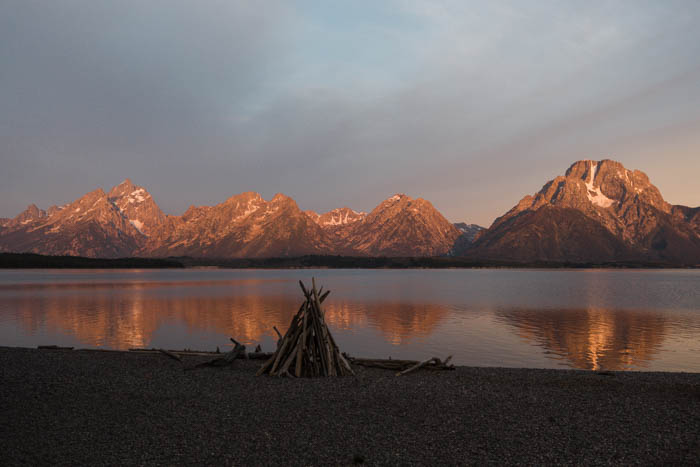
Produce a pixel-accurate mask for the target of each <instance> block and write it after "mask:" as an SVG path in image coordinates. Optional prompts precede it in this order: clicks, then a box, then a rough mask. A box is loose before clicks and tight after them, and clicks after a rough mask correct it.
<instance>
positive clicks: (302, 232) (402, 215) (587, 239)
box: [0, 160, 700, 265]
mask: <svg viewBox="0 0 700 467" xmlns="http://www.w3.org/2000/svg"><path fill="white" fill-rule="evenodd" d="M465 207H466V206H465ZM0 251H5V252H32V253H40V254H50V255H73V256H87V257H104V258H114V257H125V256H142V257H169V256H190V257H201V258H265V257H292V256H301V255H344V256H365V257H366V256H397V257H398V256H443V255H452V256H464V257H467V258H473V259H477V260H486V261H489V260H493V261H510V262H538V261H546V262H570V263H601V262H628V261H632V262H660V263H665V264H683V265H696V264H700V208H690V207H686V206H679V205H671V204H669V203H667V202H666V201H665V200H664V199H663V197H662V196H661V193H660V192H659V190H658V189H657V188H656V187H655V186H654V185H652V184H651V182H650V181H649V178H648V177H647V176H646V175H645V174H644V173H643V172H640V171H637V170H634V171H630V170H628V169H626V168H625V167H623V166H622V164H620V163H618V162H615V161H612V160H602V161H590V160H585V161H578V162H575V163H574V164H573V165H571V167H569V169H568V170H567V171H566V173H565V174H564V175H563V176H559V177H556V178H555V179H554V180H551V181H549V182H547V183H546V184H545V185H544V186H543V187H542V189H541V190H540V191H539V192H537V193H535V194H534V195H532V196H525V197H524V198H523V199H522V200H520V202H519V203H518V204H517V205H515V206H514V207H513V208H512V209H511V210H509V211H508V212H507V213H505V214H504V215H503V216H501V217H499V218H497V219H496V220H495V221H494V223H493V224H492V225H491V227H489V228H488V229H484V228H483V227H480V226H478V225H474V224H466V223H457V224H452V223H450V222H449V221H448V220H447V219H445V217H444V216H443V215H442V214H441V213H440V212H439V211H438V210H437V209H436V208H435V207H434V206H433V205H432V204H431V203H430V202H429V201H426V200H424V199H421V198H416V199H413V198H411V197H409V196H406V195H404V194H396V195H394V196H391V197H389V198H388V199H386V200H384V201H382V202H381V203H380V204H379V205H378V206H377V207H375V208H374V209H373V210H372V211H371V212H369V213H365V212H358V211H354V210H352V209H350V208H348V207H342V208H338V209H334V210H331V211H329V212H326V213H316V212H313V211H302V210H301V209H300V208H299V206H298V205H297V203H296V202H295V201H294V200H293V199H292V198H290V197H288V196H285V195H283V194H277V195H275V196H274V197H273V198H272V199H271V200H269V201H267V200H265V199H263V198H262V196H261V195H259V194H258V193H254V192H246V193H241V194H238V195H235V196H232V197H231V198H229V199H227V200H226V201H224V202H222V203H220V204H217V205H215V206H197V207H195V206H191V207H190V208H189V209H187V211H186V212H185V213H184V214H182V215H181V216H172V215H166V214H164V213H163V211H162V210H161V209H160V208H159V207H158V205H157V204H156V202H155V200H154V199H153V197H152V196H151V194H150V193H149V192H148V191H147V190H146V189H145V188H144V187H140V186H137V185H134V184H133V183H132V182H131V181H130V180H128V179H127V180H125V181H123V182H122V183H120V184H119V185H117V186H115V187H114V188H112V189H111V190H110V191H109V192H105V191H104V190H102V189H97V190H94V191H91V192H89V193H87V194H86V195H84V196H82V197H81V198H79V199H77V200H75V201H73V202H72V203H69V204H66V205H63V206H52V207H50V208H49V209H47V210H42V209H39V208H38V207H37V206H35V205H33V204H32V205H30V206H29V207H28V208H27V209H26V210H25V211H23V212H22V213H20V214H19V215H18V216H16V217H15V218H12V219H0Z"/></svg>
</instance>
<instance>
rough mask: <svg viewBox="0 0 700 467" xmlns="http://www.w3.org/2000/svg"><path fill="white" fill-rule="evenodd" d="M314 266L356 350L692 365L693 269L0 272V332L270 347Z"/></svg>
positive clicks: (18, 338)
mask: <svg viewBox="0 0 700 467" xmlns="http://www.w3.org/2000/svg"><path fill="white" fill-rule="evenodd" d="M312 275H313V276H316V278H317V282H318V283H319V284H323V285H324V286H325V288H326V289H329V290H331V291H332V293H331V295H330V296H329V298H328V300H327V301H326V302H325V303H324V307H325V310H326V320H327V322H328V324H329V326H330V327H331V330H332V331H333V334H334V336H335V338H336V342H338V345H339V346H340V347H341V349H342V350H343V351H345V352H348V353H350V354H351V355H355V356H367V357H384V358H386V357H389V356H391V357H394V358H410V359H424V358H429V357H433V356H437V357H441V358H444V357H447V356H448V355H453V356H454V361H455V363H457V364H461V365H474V366H505V367H549V368H562V367H568V368H572V367H573V368H580V369H593V370H597V369H607V370H619V369H635V370H642V369H649V370H668V371H700V286H699V284H700V272H699V271H602V270H586V271H568V270H562V271H560V270H556V271H549V270H536V271H517V270H444V271H435V270H428V271H425V270H407V271H381V270H380V271H369V270H315V271H295V270H246V271H239V270H183V271H170V270H167V271H166V270H163V271H139V270H131V271H114V270H102V271H48V270H45V271H0V345H9V346H29V347H33V346H36V345H40V344H58V345H72V346H75V347H106V348H113V349H127V348H132V347H163V348H173V349H178V348H179V349H182V348H192V349H202V350H213V349H215V348H217V347H220V348H221V350H225V347H226V346H227V345H230V343H229V339H228V338H229V337H234V338H236V339H238V340H240V341H242V342H244V343H245V344H246V345H250V346H255V345H257V344H261V345H262V347H263V349H265V350H268V351H269V350H272V349H273V348H274V346H275V342H276V340H277V335H276V333H275V331H274V329H273V326H276V327H277V328H278V329H279V330H280V331H282V332H284V331H285V330H286V328H287V326H288V325H289V322H290V321H291V319H292V316H293V315H294V314H295V313H296V312H297V310H298V308H299V306H300V305H301V302H302V294H301V291H300V289H299V285H298V279H299V278H300V277H303V278H305V279H307V281H308V280H309V279H310V277H311V276H312Z"/></svg>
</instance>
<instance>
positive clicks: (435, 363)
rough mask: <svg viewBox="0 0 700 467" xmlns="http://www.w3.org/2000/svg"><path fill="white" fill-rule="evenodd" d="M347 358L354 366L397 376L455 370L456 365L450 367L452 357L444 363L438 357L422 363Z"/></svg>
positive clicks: (416, 361) (346, 356)
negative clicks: (419, 372) (387, 372)
mask: <svg viewBox="0 0 700 467" xmlns="http://www.w3.org/2000/svg"><path fill="white" fill-rule="evenodd" d="M345 358H346V359H347V361H349V362H350V363H352V364H353V365H359V366H364V367H368V368H382V369H384V370H393V371H396V372H397V373H396V376H402V375H406V374H408V373H411V372H414V371H416V370H418V369H421V368H422V369H426V370H432V371H443V370H454V369H455V367H454V365H449V362H450V360H452V355H450V356H449V357H447V358H446V359H445V361H444V362H443V361H442V360H440V359H439V358H437V357H433V358H430V359H428V360H425V361H422V362H421V361H418V360H392V359H390V358H389V359H381V358H353V357H350V356H348V355H345Z"/></svg>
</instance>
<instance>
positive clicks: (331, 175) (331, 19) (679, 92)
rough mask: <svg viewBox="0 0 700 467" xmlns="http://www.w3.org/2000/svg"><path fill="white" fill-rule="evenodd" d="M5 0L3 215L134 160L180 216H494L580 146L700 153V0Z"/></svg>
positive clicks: (597, 153)
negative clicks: (393, 211) (386, 212)
mask: <svg viewBox="0 0 700 467" xmlns="http://www.w3.org/2000/svg"><path fill="white" fill-rule="evenodd" d="M3 5H4V6H1V7H0V62H1V63H6V64H10V65H11V66H9V67H3V68H2V69H0V101H1V102H3V106H2V108H1V109H0V140H2V141H3V142H4V144H3V148H0V157H2V161H1V162H2V164H3V168H4V170H3V174H2V175H1V176H0V180H1V181H2V187H0V213H2V214H3V215H14V214H15V213H16V212H18V211H19V210H21V208H22V207H23V206H24V205H25V204H27V203H29V202H36V203H37V204H40V205H42V206H46V205H47V204H49V203H51V202H56V203H61V202H65V201H68V200H70V199H72V198H74V197H76V196H79V195H80V194H82V193H83V192H85V191H88V190H89V189H91V188H93V187H94V186H96V185H102V186H109V185H110V184H115V183H117V182H119V181H120V180H121V179H123V178H125V177H131V178H133V179H134V180H135V181H136V182H138V183H141V184H144V185H146V186H147V188H149V190H151V191H152V192H153V193H154V196H155V197H156V199H157V201H158V202H159V203H160V204H162V205H163V207H164V208H165V209H166V210H167V211H169V212H172V213H180V212H182V211H183V210H184V208H185V207H186V205H187V204H189V203H195V204H208V203H214V202H219V201H221V200H223V199H225V198H227V197H228V196H230V195H231V194H234V193H238V192H241V191H245V190H256V191H261V192H262V193H263V194H264V195H266V196H268V197H269V196H271V195H272V194H274V193H275V192H279V191H281V192H285V193H287V194H288V195H290V196H292V197H294V198H295V199H297V201H298V202H299V204H300V205H301V207H302V208H305V209H315V210H321V211H322V210H326V209H331V208H333V207H336V206H339V205H344V204H348V205H350V206H351V207H353V208H356V209H363V210H367V209H371V208H372V207H373V206H374V205H375V204H377V203H378V202H379V201H380V200H381V199H383V198H385V197H387V196H389V195H391V194H392V193H394V192H407V193H408V194H410V195H412V196H422V197H425V198H427V199H429V200H431V201H433V203H434V204H435V205H436V206H437V207H438V208H439V209H441V210H442V211H443V212H444V213H446V214H447V215H448V217H449V218H450V219H452V220H455V221H459V220H465V221H469V222H479V223H482V224H488V223H490V221H491V220H492V219H493V218H494V217H496V216H497V215H500V214H501V213H502V212H503V211H505V210H506V209H508V208H510V207H511V206H512V205H513V204H515V202H517V200H518V199H519V198H520V197H521V196H523V195H524V194H527V193H531V192H533V191H535V190H537V189H538V188H539V187H540V186H541V185H542V183H544V182H545V181H546V180H547V179H548V178H551V177H553V176H554V175H556V174H559V173H561V172H563V170H565V168H566V167H568V165H569V164H570V163H571V162H572V161H573V160H575V159H576V158H580V157H588V158H598V157H600V158H602V157H610V156H612V157H617V158H619V159H621V160H622V162H623V163H625V164H626V165H628V166H631V167H632V168H639V169H642V170H645V169H646V168H647V166H649V167H651V168H653V169H656V170H664V171H667V172H665V173H664V174H665V176H666V178H665V179H668V172H670V173H676V174H678V176H682V175H683V172H685V173H687V171H688V170H689V169H691V168H700V167H697V165H698V164H700V162H695V161H688V156H687V154H688V150H687V148H688V147H695V148H700V145H697V144H698V141H697V140H696V138H693V137H692V132H689V131H682V132H681V131H680V130H679V128H688V126H689V125H690V126H691V127H692V122H697V121H698V119H699V113H700V110H697V109H699V108H700V107H698V106H697V105H696V104H697V100H698V96H700V84H698V83H700V80H697V79H696V78H697V70H698V66H700V59H699V58H698V57H700V50H698V49H699V48H700V37H699V36H700V32H698V31H697V28H696V27H695V24H696V22H697V19H699V18H700V15H699V14H698V13H699V11H700V5H698V4H697V3H696V2H692V1H688V2H681V1H678V2H663V3H661V2H636V1H635V2H585V3H580V2H537V3H532V4H523V3H522V2H476V1H472V2H464V1H455V2H434V1H431V2H428V1H425V2H423V1H417V0H416V1H401V2H394V3H381V2H353V3H352V4H341V3H336V2H333V3H325V2H322V3H316V2H265V4H264V8H263V7H261V5H260V4H251V3H248V2H231V1H203V2H196V3H194V2H185V1H167V2H165V1H162V2H157V1H154V2H137V1H124V2H100V1H91V2H87V1H79V2H78V1H65V2H50V1H44V2H41V1H39V2H22V1H17V2H9V3H8V2H5V3H4V4H3ZM661 129H665V130H663V131H666V132H667V133H668V134H671V133H672V134H675V135H684V136H683V138H685V139H684V140H683V141H685V142H686V147H685V149H684V150H679V149H678V148H679V146H680V147H682V144H683V143H682V141H681V142H679V141H678V140H675V141H674V142H673V144H672V145H670V142H668V141H667V139H665V138H659V139H658V140H657V141H667V142H668V144H667V145H664V144H661V143H659V144H657V145H655V147H656V148H657V149H658V150H659V151H664V150H666V149H668V150H669V152H670V153H669V154H665V155H664V156H665V158H666V160H667V161H668V163H667V164H666V166H665V167H660V166H659V165H658V164H652V163H650V162H651V161H652V159H651V158H650V156H649V154H648V151H647V149H648V147H649V141H648V138H643V135H647V134H652V133H653V134H657V135H658V134H660V133H659V132H661V134H663V131H662V130H661ZM636 141H638V142H639V143H638V144H636V143H635V142H636ZM642 141H644V146H642V143H641V142H642ZM674 154H675V155H674ZM674 157H675V159H674ZM698 159H700V158H698ZM693 164H695V166H693ZM648 171H650V170H648ZM650 176H651V177H652V181H654V179H655V178H654V176H655V174H654V173H650ZM661 178H663V177H661ZM661 189H662V192H663V190H664V187H663V186H661ZM684 190H685V193H686V196H685V201H686V202H687V203H692V202H694V203H696V204H700V194H699V193H697V192H696V191H693V189H692V187H688V186H686V187H685V188H684ZM682 191H683V190H679V189H676V191H675V195H674V196H677V197H678V198H683V197H684V196H683V193H682Z"/></svg>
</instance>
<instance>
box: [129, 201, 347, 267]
mask: <svg viewBox="0 0 700 467" xmlns="http://www.w3.org/2000/svg"><path fill="white" fill-rule="evenodd" d="M332 251H333V249H332V245H331V241H330V239H329V237H328V234H327V233H326V232H325V231H324V230H323V229H322V228H321V227H320V226H319V225H318V224H317V223H316V222H314V221H313V220H312V219H311V218H310V217H309V216H308V215H306V214H305V213H303V212H302V211H301V210H300V209H299V207H298V206H297V204H296V202H295V201H294V200H293V199H291V198H289V197H287V196H285V195H282V194H277V195H275V197H274V198H272V200H270V201H265V200H264V199H263V198H262V197H261V196H260V195H259V194H258V193H253V192H248V193H241V194H239V195H236V196H232V197H231V198H229V199H227V200H226V201H224V202H223V203H221V204H217V205H216V206H202V207H194V206H192V207H190V208H189V209H188V210H187V212H185V214H183V215H182V216H168V217H167V219H166V222H165V223H163V224H162V225H161V226H160V227H159V228H157V230H156V231H155V232H154V233H153V235H152V236H151V237H149V239H148V241H147V244H146V246H145V247H144V248H143V249H142V250H141V251H140V254H142V255H147V256H194V257H224V258H225V257H229V258H240V257H251V258H256V257H275V256H300V255H306V254H331V253H332Z"/></svg>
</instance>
